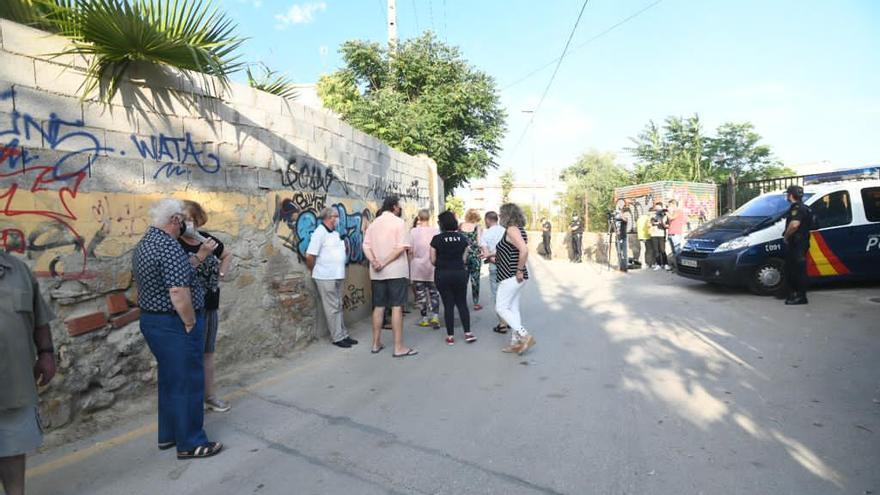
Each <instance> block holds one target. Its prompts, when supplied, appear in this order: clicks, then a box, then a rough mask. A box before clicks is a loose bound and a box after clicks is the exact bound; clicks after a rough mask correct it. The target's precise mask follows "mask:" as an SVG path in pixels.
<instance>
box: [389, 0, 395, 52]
mask: <svg viewBox="0 0 880 495" xmlns="http://www.w3.org/2000/svg"><path fill="white" fill-rule="evenodd" d="M388 46H389V47H396V46H397V1H396V0H388Z"/></svg>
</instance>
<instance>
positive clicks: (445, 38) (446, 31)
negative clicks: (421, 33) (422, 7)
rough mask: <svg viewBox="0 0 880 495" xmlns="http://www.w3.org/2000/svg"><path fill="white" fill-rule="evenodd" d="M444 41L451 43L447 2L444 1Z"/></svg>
mask: <svg viewBox="0 0 880 495" xmlns="http://www.w3.org/2000/svg"><path fill="white" fill-rule="evenodd" d="M443 39H444V41H446V43H449V28H448V27H447V26H446V0H443Z"/></svg>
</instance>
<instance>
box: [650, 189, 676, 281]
mask: <svg viewBox="0 0 880 495" xmlns="http://www.w3.org/2000/svg"><path fill="white" fill-rule="evenodd" d="M667 211H668V210H666V208H664V207H663V202H662V201H657V202H656V203H654V206H653V207H652V208H651V212H652V213H653V216H652V217H651V246H652V247H653V248H654V271H658V270H660V267H663V269H664V270H667V271H668V270H671V269H672V268H670V266H669V260H668V259H667V257H666V230H667V229H668V228H669V219H668V218H667V215H666V214H667Z"/></svg>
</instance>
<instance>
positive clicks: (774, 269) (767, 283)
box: [749, 258, 785, 296]
mask: <svg viewBox="0 0 880 495" xmlns="http://www.w3.org/2000/svg"><path fill="white" fill-rule="evenodd" d="M784 267H785V264H784V263H783V261H782V260H781V259H778V258H772V259H769V260H767V261H765V262H764V263H762V264H760V265H758V266H757V267H756V268H755V270H754V271H753V272H752V277H751V278H750V279H749V290H751V291H752V292H754V293H755V294H758V295H759V296H770V295H773V294H776V293H777V292H779V291H781V290H782V287H783V286H784V285H785V268H784Z"/></svg>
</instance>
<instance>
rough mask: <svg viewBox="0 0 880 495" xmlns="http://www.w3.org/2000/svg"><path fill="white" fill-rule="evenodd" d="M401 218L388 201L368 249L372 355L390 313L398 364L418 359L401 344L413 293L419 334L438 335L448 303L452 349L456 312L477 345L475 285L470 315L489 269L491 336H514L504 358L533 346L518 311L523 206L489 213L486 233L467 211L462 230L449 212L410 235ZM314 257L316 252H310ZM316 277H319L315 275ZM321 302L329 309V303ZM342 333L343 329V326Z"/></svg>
mask: <svg viewBox="0 0 880 495" xmlns="http://www.w3.org/2000/svg"><path fill="white" fill-rule="evenodd" d="M333 215H334V211H332V209H327V210H325V211H324V212H322V215H321V216H322V223H323V222H326V220H325V218H326V217H329V218H332V217H333ZM401 216H402V207H401V205H400V199H399V198H398V197H397V196H390V197H388V198H386V199H385V201H384V202H383V204H382V208H381V210H380V211H379V214H378V215H377V218H376V219H375V220H374V221H373V222H372V223H371V224H370V226H369V227H368V228H367V230H366V232H365V233H364V243H363V249H364V254H365V256H366V258H367V260H368V261H369V264H370V280H371V288H372V306H373V313H372V330H373V332H372V333H373V335H372V337H373V338H372V345H371V348H370V352H372V353H373V354H377V353H379V352H381V351H382V350H383V349H384V348H385V346H384V344H383V343H382V328H383V323H384V319H385V313H386V309H388V308H390V310H391V322H390V323H391V330H392V335H393V339H394V346H393V347H394V349H393V352H392V356H393V357H396V358H403V357H408V356H415V355H417V354H418V351H416V350H415V349H412V348H410V347H406V346H405V345H404V342H403V313H404V309H405V305H406V299H407V291H408V290H409V289H410V287H412V289H413V290H414V292H415V295H416V303H417V305H418V308H419V312H420V316H421V319H420V320H419V323H418V324H419V326H421V327H426V328H427V327H430V328H433V329H439V328H440V305H441V303H442V306H443V323H444V324H445V327H446V337H445V341H446V343H447V344H448V345H455V311H456V310H458V316H459V320H460V321H461V326H462V333H463V338H464V341H465V342H466V343H474V342H476V341H477V337H476V335H475V334H474V332H473V331H472V328H471V318H470V311H471V306H470V305H469V304H468V301H467V292H468V285H470V292H471V297H472V300H473V301H472V302H473V306H472V308H473V310H474V311H480V310H482V309H483V306H482V305H481V304H480V276H481V272H482V266H483V264H487V265H488V266H489V274H490V287H491V289H492V292H493V296H494V297H495V310H496V312H497V313H498V316H499V323H498V325H496V326H495V327H494V329H493V330H494V331H495V332H497V333H507V332H508V330H510V332H511V340H510V343H509V345H507V346H506V347H504V348H503V349H502V350H503V351H504V352H513V353H518V354H522V353H524V352H525V351H527V350H528V349H530V348H531V347H533V346H534V345H535V339H534V337H532V336H531V335H530V334H529V332H528V331H527V330H526V329H525V327H524V326H523V324H522V319H521V317H520V311H519V295H520V292H521V290H522V288H523V283H524V282H525V281H526V280H527V279H528V277H529V275H528V269H527V261H528V246H527V239H528V238H527V234H526V231H525V216H524V215H523V213H522V210H521V209H520V208H519V207H518V206H517V205H515V204H513V203H508V204H505V205H502V207H501V209H500V214H499V213H495V212H488V213H486V215H485V218H484V219H483V220H484V221H485V228H484V227H483V225H481V221H480V220H481V218H480V216H479V213H477V212H476V211H475V210H468V212H467V213H466V214H465V221H464V222H462V223H459V221H458V218H456V216H455V213H453V212H451V211H445V212H442V213H440V215H439V216H438V217H437V219H436V223H435V221H434V220H433V219H432V218H431V214H430V211H428V210H421V211H419V212H418V215H417V217H416V219H415V224H414V226H413V227H412V229H411V230H409V231H407V229H406V225H405V222H404V220H403V219H402V218H401ZM332 228H333V225H332V224H327V229H328V230H331V229H332ZM313 239H314V238H313ZM312 243H314V240H313V241H312ZM309 251H310V252H311V251H312V247H311V246H310V248H309ZM321 251H322V250H321V248H315V252H316V253H315V255H316V257H317V260H320V259H321V256H322V254H321ZM339 267H340V269H341V270H343V272H344V263H339ZM312 274H313V277H314V276H315V274H314V271H313V273H312ZM321 297H322V301H323V295H321ZM326 308H327V306H326V304H325V309H326ZM334 311H341V307H339V305H338V304H337V305H336V308H335V309H334ZM328 320H329V318H328ZM336 325H337V326H340V325H343V323H342V322H341V320H340V321H339V322H338V323H336ZM331 334H332V335H334V338H335V337H337V336H341V335H342V333H335V332H334V330H333V329H331ZM349 340H350V337H349ZM334 344H338V341H334ZM343 347H344V345H343ZM349 347H350V346H349Z"/></svg>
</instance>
